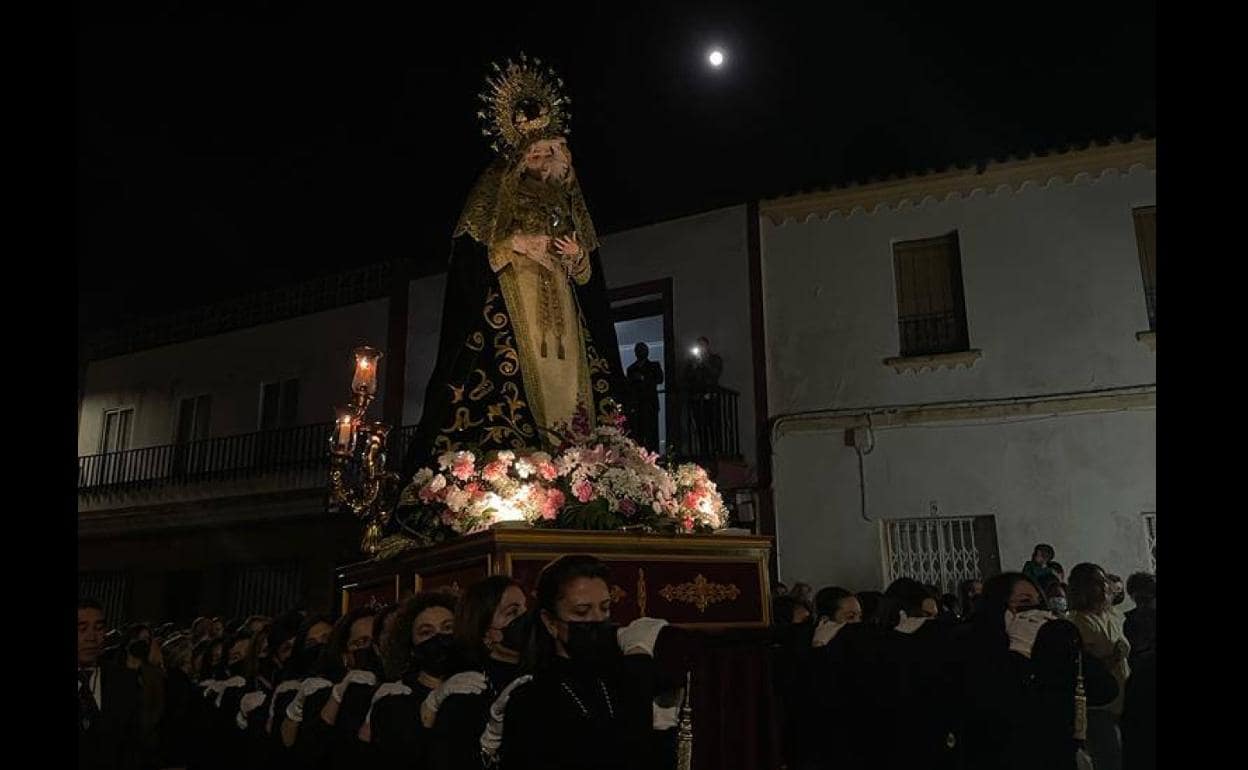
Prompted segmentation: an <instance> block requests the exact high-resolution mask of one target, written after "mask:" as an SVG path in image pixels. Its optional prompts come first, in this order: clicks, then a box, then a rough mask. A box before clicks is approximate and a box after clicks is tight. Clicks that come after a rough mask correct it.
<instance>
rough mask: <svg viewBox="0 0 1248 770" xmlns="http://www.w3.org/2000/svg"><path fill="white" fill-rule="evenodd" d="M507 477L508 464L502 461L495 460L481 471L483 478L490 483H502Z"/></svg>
mask: <svg viewBox="0 0 1248 770" xmlns="http://www.w3.org/2000/svg"><path fill="white" fill-rule="evenodd" d="M506 477H507V464H506V463H505V462H504V461H502V460H495V461H494V462H492V463H489V464H487V465H486V466H485V467H484V468H482V469H481V478H483V479H485V480H486V481H489V482H495V481H501V480H502V479H504V478H506Z"/></svg>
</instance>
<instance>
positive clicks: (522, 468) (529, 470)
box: [512, 457, 535, 479]
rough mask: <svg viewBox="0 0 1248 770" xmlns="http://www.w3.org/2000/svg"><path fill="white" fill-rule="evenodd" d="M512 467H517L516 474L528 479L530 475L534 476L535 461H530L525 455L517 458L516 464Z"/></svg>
mask: <svg viewBox="0 0 1248 770" xmlns="http://www.w3.org/2000/svg"><path fill="white" fill-rule="evenodd" d="M512 467H513V468H515V469H516V475H517V476H519V477H520V478H522V479H527V478H528V477H529V476H532V475H533V471H534V470H535V469H534V467H533V463H531V462H529V461H528V459H526V458H524V457H521V458H520V459H519V460H516V464H515V465H514V466H512Z"/></svg>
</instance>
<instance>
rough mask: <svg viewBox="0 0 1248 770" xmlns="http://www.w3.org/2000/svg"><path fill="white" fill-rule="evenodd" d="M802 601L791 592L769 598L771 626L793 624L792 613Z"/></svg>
mask: <svg viewBox="0 0 1248 770" xmlns="http://www.w3.org/2000/svg"><path fill="white" fill-rule="evenodd" d="M801 606H802V603H801V602H800V601H799V600H798V598H797V597H796V596H793V595H791V594H781V595H780V596H777V597H776V598H775V599H772V600H771V624H772V625H773V626H788V625H792V624H793V613H794V612H796V611H797V608H798V607H801Z"/></svg>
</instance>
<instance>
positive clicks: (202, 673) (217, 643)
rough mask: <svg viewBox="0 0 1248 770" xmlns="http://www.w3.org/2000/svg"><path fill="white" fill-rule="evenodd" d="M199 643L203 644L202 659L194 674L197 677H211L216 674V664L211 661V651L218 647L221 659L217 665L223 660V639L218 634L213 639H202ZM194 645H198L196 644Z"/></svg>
mask: <svg viewBox="0 0 1248 770" xmlns="http://www.w3.org/2000/svg"><path fill="white" fill-rule="evenodd" d="M199 644H200V645H204V647H203V650H204V659H203V660H202V661H200V665H199V671H198V672H196V674H197V676H198V678H199V679H211V678H212V677H213V676H215V675H216V666H214V665H213V663H212V653H213V651H214V650H216V649H217V648H218V647H220V648H221V660H220V661H219V662H218V664H217V665H220V663H222V662H224V661H225V639H224V638H222V637H219V636H218V637H217V638H215V639H203V640H201V641H200V643H199ZM196 646H197V647H198V645H196Z"/></svg>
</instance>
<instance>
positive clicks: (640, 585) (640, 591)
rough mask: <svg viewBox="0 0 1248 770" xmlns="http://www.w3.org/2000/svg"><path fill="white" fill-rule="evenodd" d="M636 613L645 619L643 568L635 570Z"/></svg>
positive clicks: (644, 577) (644, 572)
mask: <svg viewBox="0 0 1248 770" xmlns="http://www.w3.org/2000/svg"><path fill="white" fill-rule="evenodd" d="M637 611H638V613H640V615H641V616H642V617H643V618H644V617H646V570H645V568H644V567H638V568H637Z"/></svg>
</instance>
